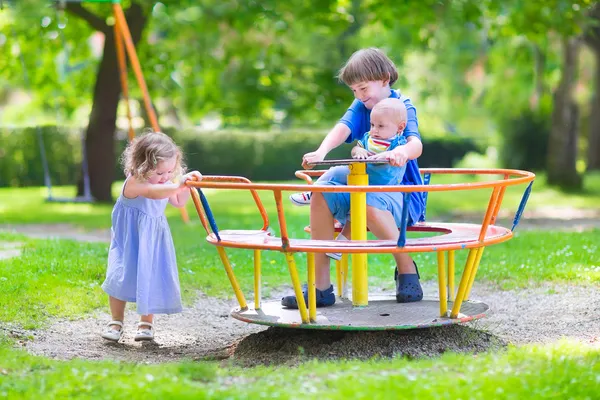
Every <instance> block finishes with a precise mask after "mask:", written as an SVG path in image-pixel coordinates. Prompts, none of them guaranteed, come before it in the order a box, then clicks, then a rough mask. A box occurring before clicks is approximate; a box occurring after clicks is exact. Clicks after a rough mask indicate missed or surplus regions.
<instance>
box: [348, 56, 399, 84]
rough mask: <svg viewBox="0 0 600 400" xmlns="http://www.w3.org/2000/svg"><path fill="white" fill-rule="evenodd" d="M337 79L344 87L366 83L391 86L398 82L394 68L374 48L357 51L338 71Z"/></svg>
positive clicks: (392, 64) (396, 71)
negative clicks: (383, 82)
mask: <svg viewBox="0 0 600 400" xmlns="http://www.w3.org/2000/svg"><path fill="white" fill-rule="evenodd" d="M338 79H339V80H340V81H342V82H344V83H345V84H346V85H348V86H350V85H354V84H356V83H361V82H368V81H387V80H389V81H390V86H392V85H393V84H394V83H395V82H396V81H397V80H398V70H397V69H396V66H395V65H394V63H393V62H392V60H390V59H389V57H388V56H386V55H385V53H384V52H383V51H381V50H380V49H377V48H375V47H370V48H368V49H362V50H358V51H357V52H355V53H354V54H352V56H350V58H349V59H348V61H347V62H346V65H344V66H343V67H342V69H340V72H339V73H338Z"/></svg>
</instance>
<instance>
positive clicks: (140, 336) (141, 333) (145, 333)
mask: <svg viewBox="0 0 600 400" xmlns="http://www.w3.org/2000/svg"><path fill="white" fill-rule="evenodd" d="M142 326H147V327H149V328H150V329H141V327H142ZM133 340H135V341H136V342H139V341H142V340H154V325H152V323H151V322H140V323H138V330H137V332H136V334H135V337H134V338H133Z"/></svg>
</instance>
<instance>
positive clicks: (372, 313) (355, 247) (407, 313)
mask: <svg viewBox="0 0 600 400" xmlns="http://www.w3.org/2000/svg"><path fill="white" fill-rule="evenodd" d="M367 162H368V161H364V160H332V161H324V162H321V163H319V164H320V165H348V166H349V169H350V175H349V176H348V186H325V185H318V184H313V180H312V179H313V178H315V177H319V176H320V175H322V174H323V173H324V172H325V170H307V171H297V172H296V176H297V177H299V178H301V179H303V180H304V181H305V182H306V183H308V184H310V186H307V185H306V184H298V185H294V184H271V183H252V182H251V181H250V180H248V179H246V178H244V177H235V176H205V177H204V178H203V180H202V181H199V182H198V181H195V182H189V183H188V185H189V186H190V189H191V192H192V198H193V201H194V204H195V207H196V210H197V212H198V216H199V218H200V221H201V223H202V225H203V227H204V229H205V230H206V232H207V235H208V236H207V237H206V240H207V241H208V242H209V243H210V244H212V245H214V246H215V247H216V248H217V251H218V253H219V256H220V258H221V261H222V263H223V266H224V267H225V271H226V273H227V277H228V278H229V280H230V282H231V286H232V288H233V291H234V293H235V297H236V299H237V301H238V303H239V307H236V308H234V309H233V310H232V312H231V315H232V316H233V317H234V318H236V319H238V320H241V321H245V322H249V323H255V324H261V325H268V326H277V327H289V328H305V329H332V330H399V329H412V328H426V327H432V326H442V325H450V324H459V323H465V322H468V321H471V320H475V319H479V318H482V317H484V316H485V315H486V314H487V313H488V312H489V310H490V309H489V306H488V305H487V304H485V303H483V302H480V301H477V300H474V299H471V298H470V294H471V288H472V286H473V284H474V282H475V277H476V274H477V269H478V267H479V264H480V262H481V259H482V256H483V252H484V249H485V248H486V247H487V246H489V245H494V244H499V243H502V242H505V241H507V240H510V239H511V238H512V237H513V231H514V229H515V227H516V226H517V224H518V223H519V220H520V218H521V216H522V214H523V210H524V208H525V205H526V203H527V199H528V197H529V194H530V192H531V187H532V184H533V180H534V179H535V175H534V174H533V173H531V172H528V171H521V170H511V169H422V170H421V172H422V174H423V182H424V184H423V185H414V186H402V185H398V186H369V185H368V176H367V174H366V163H367ZM441 174H444V175H455V176H457V175H475V176H477V177H478V178H479V179H477V180H474V181H469V182H467V183H451V184H430V182H431V180H432V179H431V178H432V176H435V175H441ZM525 184H526V188H525V190H524V193H523V196H522V199H521V202H520V204H519V206H518V209H517V210H516V213H515V217H514V221H513V224H512V226H511V227H510V228H507V227H503V226H498V225H496V221H497V217H498V214H499V211H500V208H501V205H502V201H503V198H504V194H505V191H506V189H507V187H509V186H515V185H525ZM195 189H197V190H195ZM202 189H218V190H246V191H250V193H251V194H252V197H253V199H254V201H255V203H256V206H257V211H258V212H259V213H260V215H261V217H262V221H263V226H262V227H260V228H259V229H256V230H219V229H218V226H217V221H216V218H215V216H214V215H213V213H212V211H211V209H210V205H209V203H208V200H207V198H206V196H205V195H204V193H203V192H202ZM307 189H310V190H311V191H312V192H346V193H350V203H351V204H350V206H351V210H350V218H351V220H352V224H351V238H350V239H351V240H348V241H336V240H314V239H309V238H293V237H290V235H289V234H288V227H287V224H286V218H285V212H284V202H283V201H282V198H283V196H282V193H283V192H294V191H305V190H307ZM479 189H487V190H489V191H490V192H491V193H490V198H489V202H488V204H487V208H486V211H485V214H484V215H482V216H481V223H457V222H429V221H428V222H420V223H417V224H415V225H413V226H407V225H408V222H407V221H408V217H407V212H406V210H408V206H407V201H408V197H409V196H406V195H405V196H404V198H405V207H404V210H405V212H404V213H403V215H402V225H401V227H400V229H399V237H398V240H397V241H392V240H367V218H366V215H367V214H366V193H368V192H403V193H405V194H406V193H411V192H424V193H425V194H426V195H425V198H426V199H427V194H428V193H430V192H443V191H455V192H459V191H460V192H465V191H471V190H479ZM259 191H266V192H271V193H272V196H273V197H274V200H275V204H276V209H277V219H278V227H279V232H280V236H279V237H278V236H275V234H274V233H273V230H272V229H270V223H269V219H268V216H267V211H266V209H265V207H264V205H263V203H262V201H261V198H260V196H259V194H258V192H259ZM336 230H337V231H339V230H340V228H339V227H337V228H336ZM306 231H307V232H309V231H310V227H307V228H306ZM407 232H413V233H412V234H411V236H415V237H410V238H409V237H407ZM226 248H238V249H247V250H251V251H252V252H253V257H254V260H253V265H254V302H253V304H248V302H247V301H246V296H245V295H244V293H243V292H242V290H241V288H240V285H239V283H238V280H237V278H236V275H235V273H234V271H233V268H232V266H231V263H230V261H229V259H228V256H227V253H226V251H225V249H226ZM269 250H270V251H279V252H283V253H284V254H285V258H286V261H287V266H288V269H289V273H290V278H291V283H292V286H293V289H294V293H295V295H296V298H297V299H298V309H297V310H296V309H288V308H285V307H282V305H281V303H280V302H279V301H268V302H263V301H262V297H261V252H262V251H269ZM461 250H464V251H467V252H468V256H467V258H466V262H465V265H464V267H463V269H462V273H461V274H460V280H459V282H458V285H456V283H455V278H454V277H455V269H456V265H455V254H456V252H457V251H461ZM327 252H340V253H342V258H341V260H340V261H336V262H335V264H336V285H337V292H336V293H337V294H338V297H337V300H336V303H335V305H333V306H331V307H323V308H317V307H316V297H315V261H314V259H315V258H314V254H315V253H327ZM397 252H405V253H420V252H435V253H436V254H437V277H438V288H439V296H438V297H437V298H427V297H425V298H424V299H423V300H422V301H419V302H414V303H397V302H396V299H395V297H394V296H381V295H378V296H369V288H368V283H367V282H368V268H367V255H368V254H374V253H397ZM295 253H306V255H307V256H306V259H307V277H306V282H307V285H308V286H307V287H308V302H305V301H304V298H303V296H302V283H301V278H300V276H299V274H298V269H297V266H296V260H295V257H294V254H295ZM350 272H351V276H352V281H351V292H350V291H349V289H348V277H349V275H350V274H349V273H350ZM456 272H460V271H459V270H457V271H456Z"/></svg>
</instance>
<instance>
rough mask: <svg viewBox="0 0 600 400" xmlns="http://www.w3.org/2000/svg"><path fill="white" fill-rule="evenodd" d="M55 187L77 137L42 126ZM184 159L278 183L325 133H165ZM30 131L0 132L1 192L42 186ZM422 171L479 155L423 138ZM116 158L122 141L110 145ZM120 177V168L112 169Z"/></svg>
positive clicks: (73, 169) (72, 165) (463, 142)
mask: <svg viewBox="0 0 600 400" xmlns="http://www.w3.org/2000/svg"><path fill="white" fill-rule="evenodd" d="M41 131H42V132H43V138H44V143H45V146H46V153H47V156H48V161H49V168H50V173H51V178H52V182H53V184H54V185H67V184H74V183H75V182H76V180H77V178H78V177H79V171H80V157H81V136H80V134H79V133H78V132H76V131H74V130H65V131H63V130H60V131H59V130H57V129H56V128H55V127H41ZM165 131H166V133H168V134H169V135H171V136H173V137H174V139H175V142H176V143H178V144H179V145H180V146H181V148H182V149H183V152H184V154H185V157H186V160H187V164H188V166H189V167H190V168H194V169H198V170H200V171H202V173H204V174H212V175H241V176H245V177H247V178H250V179H253V180H282V179H291V178H293V177H294V172H295V171H296V170H298V169H301V165H300V163H301V160H302V156H303V155H304V154H305V153H307V152H309V151H312V150H314V149H316V148H317V147H319V145H320V144H321V141H322V140H323V138H324V137H325V132H307V131H304V132H302V131H285V132H278V133H277V132H276V133H265V132H262V133H260V132H244V131H233V130H232V131H216V132H210V133H198V132H195V131H192V130H184V131H175V130H173V129H166V130H165ZM36 132H37V131H36V129H35V128H24V129H11V130H9V129H1V128H0V138H1V139H2V143H3V144H4V148H3V150H2V151H3V153H2V154H0V167H1V168H0V187H2V186H31V185H36V186H38V185H42V184H43V182H44V175H43V169H42V163H41V161H40V156H39V143H38V141H37V137H36V135H37V133H36ZM423 140H424V148H425V150H424V152H423V155H422V156H421V157H420V158H419V165H420V166H422V167H426V166H430V167H451V166H452V165H454V164H455V163H456V162H458V161H459V160H460V159H461V158H462V157H463V156H464V155H465V154H467V153H468V152H470V151H477V152H481V149H480V148H479V146H477V145H475V144H474V142H473V141H472V140H470V139H468V138H459V137H450V136H434V137H433V138H431V139H428V138H427V136H426V134H424V136H423ZM115 145H116V148H117V153H118V154H121V152H122V151H123V150H124V148H125V145H126V142H125V141H124V140H120V141H118V142H116V143H115ZM350 148H351V145H349V144H345V145H342V146H340V147H339V148H337V149H335V150H333V151H332V152H331V153H330V154H329V155H328V158H329V159H336V158H337V159H341V158H349V156H350ZM114 168H116V169H117V170H118V174H117V176H122V169H121V167H120V165H116V166H114Z"/></svg>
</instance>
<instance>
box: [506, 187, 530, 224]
mask: <svg viewBox="0 0 600 400" xmlns="http://www.w3.org/2000/svg"><path fill="white" fill-rule="evenodd" d="M532 186H533V181H531V182H529V185H527V189H525V193H523V197H522V198H521V203H520V204H519V208H518V209H517V213H516V214H515V219H514V220H513V226H512V228H511V231H514V230H515V228H516V227H517V225H519V221H520V219H521V216H522V215H523V211H525V205H526V204H527V200H529V194H531V187H532Z"/></svg>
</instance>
